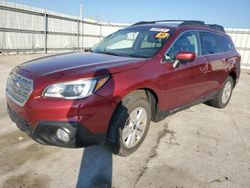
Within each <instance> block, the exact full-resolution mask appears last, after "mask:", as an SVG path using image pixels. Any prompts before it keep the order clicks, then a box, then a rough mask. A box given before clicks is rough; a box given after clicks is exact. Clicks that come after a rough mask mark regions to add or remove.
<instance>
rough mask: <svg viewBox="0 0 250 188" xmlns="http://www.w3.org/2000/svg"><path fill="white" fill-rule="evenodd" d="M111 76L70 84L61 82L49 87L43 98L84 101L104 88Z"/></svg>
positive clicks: (76, 81)
mask: <svg viewBox="0 0 250 188" xmlns="http://www.w3.org/2000/svg"><path fill="white" fill-rule="evenodd" d="M108 79H109V76H105V77H101V78H91V79H80V80H75V81H70V82H60V83H56V84H53V85H50V86H49V87H47V88H46V89H45V90H44V92H43V96H45V97H53V98H64V99H82V98H84V97H87V96H89V95H91V94H92V93H94V92H95V91H96V90H98V89H99V88H100V87H102V86H103V85H104V84H105V83H106V82H107V81H108Z"/></svg>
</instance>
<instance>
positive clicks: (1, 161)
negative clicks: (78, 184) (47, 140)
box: [0, 138, 60, 174]
mask: <svg viewBox="0 0 250 188" xmlns="http://www.w3.org/2000/svg"><path fill="white" fill-rule="evenodd" d="M25 139H26V138H25ZM29 139H30V141H28V143H27V142H26V144H28V146H27V147H23V146H22V145H23V144H24V143H23V142H20V143H18V144H16V145H15V147H10V148H11V149H10V148H4V149H1V154H0V174H1V173H6V172H9V171H11V170H14V169H15V168H18V167H19V166H21V165H23V164H24V163H26V162H31V161H36V160H40V159H42V158H46V157H49V156H50V155H51V154H53V153H55V152H58V151H60V148H56V147H48V146H44V145H41V144H38V143H36V142H35V141H33V140H31V138H29ZM9 140H10V142H12V143H14V142H15V143H16V142H17V141H16V140H15V139H14V141H11V139H9Z"/></svg>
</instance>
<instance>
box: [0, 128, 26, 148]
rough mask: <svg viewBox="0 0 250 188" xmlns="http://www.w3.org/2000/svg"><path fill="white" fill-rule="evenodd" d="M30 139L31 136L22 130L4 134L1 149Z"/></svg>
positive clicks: (0, 143) (0, 142) (0, 141)
mask: <svg viewBox="0 0 250 188" xmlns="http://www.w3.org/2000/svg"><path fill="white" fill-rule="evenodd" d="M28 139H30V138H29V137H28V136H27V135H26V134H25V133H23V132H21V131H15V132H11V133H8V134H5V135H2V136H1V139H0V150H1V149H4V148H6V147H10V146H12V145H14V144H17V143H21V142H24V141H26V140H28Z"/></svg>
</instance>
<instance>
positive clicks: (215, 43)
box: [200, 31, 233, 94]
mask: <svg viewBox="0 0 250 188" xmlns="http://www.w3.org/2000/svg"><path fill="white" fill-rule="evenodd" d="M200 38H201V47H202V55H203V56H204V57H206V61H207V63H208V73H207V87H208V88H207V89H208V91H207V94H209V93H211V92H213V91H216V90H218V89H220V87H221V85H222V84H223V83H224V81H225V79H226V77H227V74H228V73H227V72H226V71H227V69H228V68H229V69H230V67H228V66H229V64H228V63H227V60H228V59H229V57H230V53H231V51H232V49H233V46H232V44H231V43H230V41H229V39H227V38H226V37H225V36H223V35H221V34H217V33H212V32H207V31H201V32H200Z"/></svg>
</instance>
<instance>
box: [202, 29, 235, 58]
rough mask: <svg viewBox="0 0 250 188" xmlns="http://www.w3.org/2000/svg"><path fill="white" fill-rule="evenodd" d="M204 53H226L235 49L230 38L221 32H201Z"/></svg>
mask: <svg viewBox="0 0 250 188" xmlns="http://www.w3.org/2000/svg"><path fill="white" fill-rule="evenodd" d="M200 36H201V47H202V55H208V54H216V53H225V52H229V51H231V50H232V49H233V44H232V43H231V42H230V40H229V39H228V38H227V37H225V36H223V35H219V34H215V33H210V32H200Z"/></svg>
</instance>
